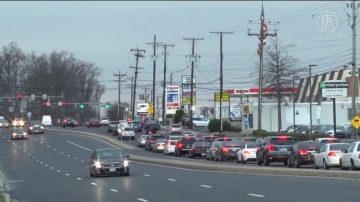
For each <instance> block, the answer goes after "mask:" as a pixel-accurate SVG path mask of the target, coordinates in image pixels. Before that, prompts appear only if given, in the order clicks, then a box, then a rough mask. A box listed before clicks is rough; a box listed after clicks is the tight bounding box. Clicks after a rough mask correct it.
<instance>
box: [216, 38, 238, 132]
mask: <svg viewBox="0 0 360 202" xmlns="http://www.w3.org/2000/svg"><path fill="white" fill-rule="evenodd" d="M233 33H234V32H210V34H220V133H222V132H223V122H222V99H223V60H224V56H223V45H222V41H223V35H224V34H233Z"/></svg>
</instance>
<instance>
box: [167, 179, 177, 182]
mask: <svg viewBox="0 0 360 202" xmlns="http://www.w3.org/2000/svg"><path fill="white" fill-rule="evenodd" d="M168 180H169V181H172V182H176V180H175V179H168Z"/></svg>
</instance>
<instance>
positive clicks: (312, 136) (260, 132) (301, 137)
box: [253, 130, 328, 141]
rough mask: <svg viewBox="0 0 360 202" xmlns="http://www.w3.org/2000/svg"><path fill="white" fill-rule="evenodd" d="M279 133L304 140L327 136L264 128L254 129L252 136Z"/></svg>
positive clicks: (276, 134) (277, 134)
mask: <svg viewBox="0 0 360 202" xmlns="http://www.w3.org/2000/svg"><path fill="white" fill-rule="evenodd" d="M279 135H288V136H291V137H293V138H295V139H297V140H299V141H306V140H309V139H311V140H315V139H316V138H322V137H328V136H327V135H325V134H311V136H310V137H309V134H303V133H278V132H267V131H266V130H260V131H258V130H254V131H253V136H254V137H268V136H279Z"/></svg>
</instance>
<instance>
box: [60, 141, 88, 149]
mask: <svg viewBox="0 0 360 202" xmlns="http://www.w3.org/2000/svg"><path fill="white" fill-rule="evenodd" d="M66 142H67V143H70V144H72V145H74V146H76V147H79V148H81V149H85V150H87V151H92V150H91V149H89V148H86V147H83V146H81V145H78V144H75V143H73V142H71V141H66Z"/></svg>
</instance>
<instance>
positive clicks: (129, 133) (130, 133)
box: [119, 127, 135, 140]
mask: <svg viewBox="0 0 360 202" xmlns="http://www.w3.org/2000/svg"><path fill="white" fill-rule="evenodd" d="M119 138H120V139H121V138H124V139H125V138H128V139H132V140H133V139H135V132H134V130H133V129H132V128H129V127H125V128H124V129H123V130H121V133H120V135H119Z"/></svg>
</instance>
